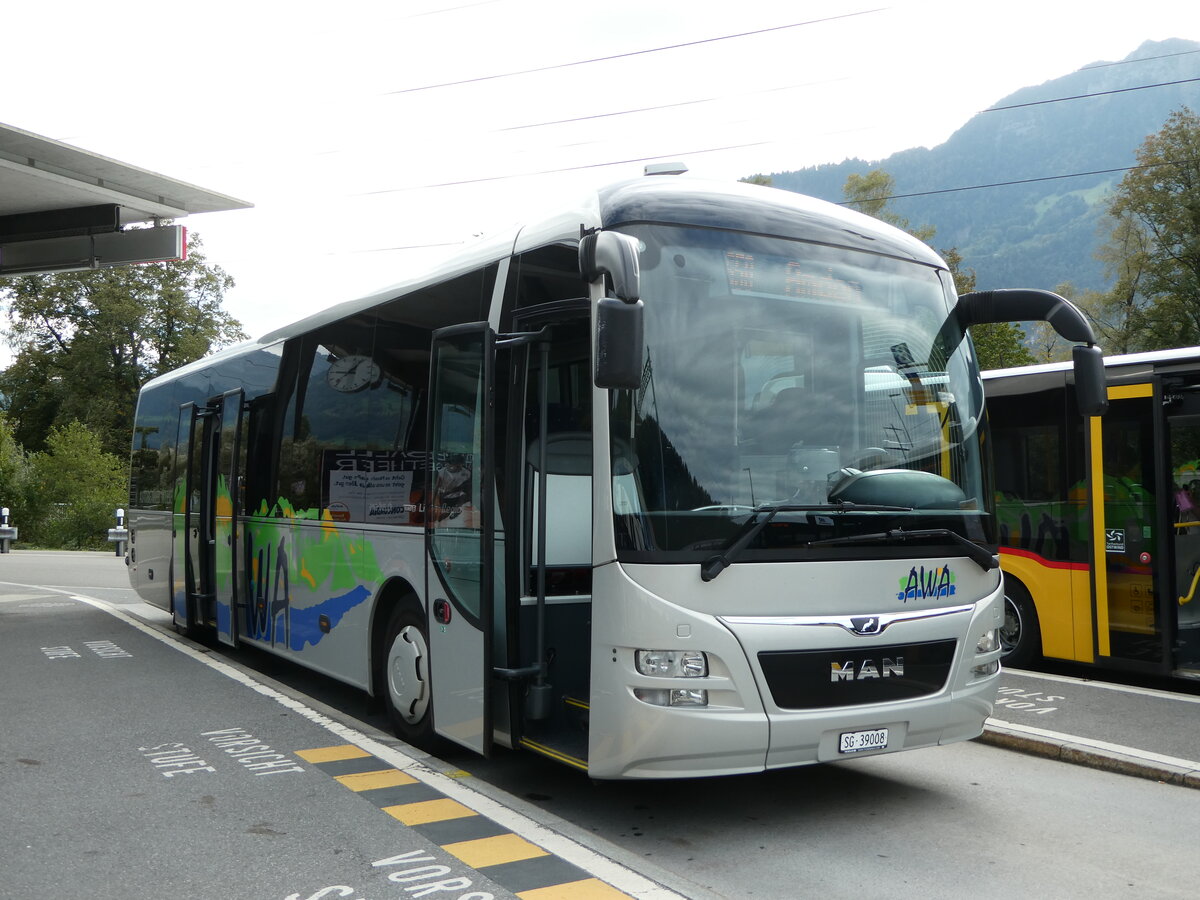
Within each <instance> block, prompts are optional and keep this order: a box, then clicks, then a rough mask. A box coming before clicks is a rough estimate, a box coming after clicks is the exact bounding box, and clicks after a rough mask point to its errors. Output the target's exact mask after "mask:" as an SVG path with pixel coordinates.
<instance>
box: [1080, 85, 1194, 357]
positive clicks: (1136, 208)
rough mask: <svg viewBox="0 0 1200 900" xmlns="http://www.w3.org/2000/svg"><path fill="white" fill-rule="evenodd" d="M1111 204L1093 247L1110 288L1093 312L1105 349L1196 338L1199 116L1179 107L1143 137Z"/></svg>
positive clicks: (1152, 346)
mask: <svg viewBox="0 0 1200 900" xmlns="http://www.w3.org/2000/svg"><path fill="white" fill-rule="evenodd" d="M1137 161H1138V167H1137V168H1134V169H1131V170H1129V171H1128V172H1127V173H1126V174H1125V177H1124V178H1122V179H1121V183H1120V184H1119V185H1118V186H1117V189H1116V191H1115V193H1114V194H1113V197H1112V200H1111V201H1110V203H1109V207H1108V215H1109V220H1110V222H1111V231H1110V235H1109V239H1108V241H1107V242H1106V243H1105V245H1104V246H1103V247H1102V248H1101V250H1100V251H1099V252H1098V254H1097V255H1098V256H1099V257H1100V258H1101V259H1102V260H1104V261H1105V263H1106V270H1107V273H1108V275H1109V277H1110V278H1112V279H1114V283H1113V287H1112V288H1111V289H1110V290H1109V291H1107V292H1106V293H1105V294H1103V295H1101V296H1099V297H1097V298H1093V303H1092V304H1091V306H1092V309H1091V312H1092V314H1093V316H1094V318H1095V321H1096V323H1097V325H1098V327H1099V328H1100V329H1101V332H1102V333H1103V334H1104V336H1105V339H1106V341H1108V343H1109V344H1110V347H1106V348H1105V349H1106V350H1109V349H1111V350H1115V351H1118V352H1120V351H1130V350H1153V349H1161V348H1166V347H1180V346H1187V345H1190V344H1197V343H1200V117H1198V116H1197V115H1196V114H1195V113H1194V112H1192V111H1191V110H1190V109H1188V108H1187V107H1183V108H1182V109H1179V110H1177V111H1175V112H1173V113H1171V115H1170V116H1168V117H1167V121H1166V123H1165V124H1164V125H1163V127H1162V129H1161V130H1160V131H1159V132H1158V133H1156V134H1152V135H1150V136H1149V137H1147V138H1146V140H1145V141H1144V142H1143V143H1142V146H1141V147H1140V148H1139V149H1138V152H1137Z"/></svg>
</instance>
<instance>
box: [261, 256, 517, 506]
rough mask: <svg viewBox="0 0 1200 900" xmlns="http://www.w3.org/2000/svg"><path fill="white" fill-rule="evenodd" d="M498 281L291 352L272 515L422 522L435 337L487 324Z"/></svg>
mask: <svg viewBox="0 0 1200 900" xmlns="http://www.w3.org/2000/svg"><path fill="white" fill-rule="evenodd" d="M495 275H496V267H495V266H494V265H492V266H488V267H486V268H484V269H480V270H477V271H474V272H470V273H467V274H466V275H462V276H459V277H456V278H453V279H450V280H447V281H443V282H439V283H437V284H433V285H430V286H428V287H425V288H422V289H420V290H418V291H414V292H412V293H410V294H406V295H404V296H401V297H398V298H396V299H394V300H391V301H388V302H385V303H382V304H380V305H379V306H377V307H374V308H373V309H370V310H367V311H365V312H362V313H359V314H357V315H353V316H348V317H347V318H345V319H341V320H339V321H337V322H334V323H331V324H329V325H326V326H324V327H323V328H320V329H318V330H316V331H313V332H310V333H309V334H306V335H304V336H302V337H300V338H296V339H295V340H294V341H292V342H291V343H290V344H289V348H288V350H287V352H286V354H285V356H286V357H287V358H288V361H286V362H285V364H284V370H285V371H286V372H288V373H289V374H288V375H287V376H285V379H286V384H285V385H283V386H282V387H281V390H280V392H279V395H278V398H277V402H278V403H280V404H285V405H284V406H283V409H282V410H281V411H280V412H279V419H278V424H277V425H276V426H275V427H276V428H278V434H279V444H278V446H279V458H278V463H277V467H276V472H277V475H276V478H275V479H274V481H275V484H276V491H277V493H276V498H277V499H274V500H273V501H272V504H270V507H271V509H272V514H273V515H276V516H295V517H297V518H307V519H323V520H332V521H336V522H365V523H368V524H377V525H410V524H420V523H421V522H422V517H423V512H422V511H423V508H424V501H423V498H422V493H423V490H424V482H425V473H426V458H427V455H428V453H427V446H426V442H427V439H426V435H425V418H426V416H427V415H428V409H427V405H426V403H425V397H426V394H427V391H428V382H429V358H430V348H431V335H432V332H433V330H434V329H435V328H440V327H442V326H444V325H451V324H456V323H459V322H472V321H478V320H479V319H481V318H483V317H485V316H486V310H487V304H488V302H489V300H490V298H491V290H492V286H493V284H494V283H495Z"/></svg>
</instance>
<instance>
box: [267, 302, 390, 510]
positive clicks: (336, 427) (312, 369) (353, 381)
mask: <svg viewBox="0 0 1200 900" xmlns="http://www.w3.org/2000/svg"><path fill="white" fill-rule="evenodd" d="M387 390H388V388H387V379H386V378H385V377H384V373H383V369H382V367H381V366H380V364H379V361H378V360H377V359H376V357H375V328H374V323H373V322H371V321H360V320H354V319H351V320H347V321H344V322H339V323H336V324H333V325H330V326H326V327H325V328H323V329H321V330H319V331H317V332H314V333H312V334H309V335H306V336H305V337H304V338H302V339H301V342H300V348H299V353H298V365H297V368H296V379H295V382H294V384H293V387H292V391H291V398H290V402H289V404H288V407H287V410H286V411H285V413H284V417H283V430H282V435H281V441H280V448H279V479H278V482H279V489H278V493H279V497H280V501H279V504H278V508H277V509H276V510H275V511H276V513H277V514H282V515H285V516H287V515H294V516H296V517H297V518H309V519H314V518H319V519H332V520H334V521H344V522H349V521H365V520H366V518H367V516H366V510H365V507H364V503H365V499H366V496H365V495H366V494H367V492H368V488H369V487H370V485H369V482H370V480H371V479H370V478H369V477H365V476H367V475H370V474H371V471H370V470H373V469H374V468H375V464H376V463H382V460H378V459H376V458H375V455H376V452H377V451H384V452H387V451H390V450H391V449H392V447H391V444H390V442H389V443H386V444H385V443H384V442H383V441H380V440H379V439H378V437H377V435H378V433H379V430H380V429H379V428H378V427H376V426H375V424H374V423H373V422H372V411H373V410H372V407H375V406H379V407H383V406H385V405H386V404H384V403H381V402H379V400H378V396H379V395H380V394H381V393H384V392H386V391H387ZM372 432H375V434H374V435H373V434H372ZM364 460H365V461H366V463H367V464H365V465H364ZM381 467H382V465H381ZM364 470H366V471H365V472H364ZM404 501H405V502H407V497H405V498H404Z"/></svg>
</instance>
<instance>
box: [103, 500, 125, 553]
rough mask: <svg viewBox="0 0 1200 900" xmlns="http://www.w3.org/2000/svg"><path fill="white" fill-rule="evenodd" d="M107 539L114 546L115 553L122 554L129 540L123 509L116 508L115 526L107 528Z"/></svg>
mask: <svg viewBox="0 0 1200 900" xmlns="http://www.w3.org/2000/svg"><path fill="white" fill-rule="evenodd" d="M108 539H109V540H110V541H112V543H113V545H114V547H115V548H116V555H117V556H124V555H125V545H126V543H127V542H128V540H129V529H128V528H126V527H125V510H123V509H118V510H117V527H116V528H110V529H108Z"/></svg>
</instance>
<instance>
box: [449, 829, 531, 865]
mask: <svg viewBox="0 0 1200 900" xmlns="http://www.w3.org/2000/svg"><path fill="white" fill-rule="evenodd" d="M442 849H443V850H445V851H446V852H447V853H449V854H450V855H452V856H457V857H458V858H459V859H460V860H462V861H463V862H465V863H466V864H467V865H468V866H470V867H471V868H473V869H482V868H484V867H486V866H498V865H501V864H502V863H510V862H517V861H518V860H522V859H535V858H537V857H539V856H549V855H550V853H549V851H547V850H543V849H542V848H541V847H539V846H538V845H537V844H532V843H530V842H529V841H527V840H525V838H523V837H521V836H520V835H517V834H498V835H496V836H495V837H490V838H479V839H478V840H474V841H459V842H458V843H456V844H444V845H443V846H442Z"/></svg>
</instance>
